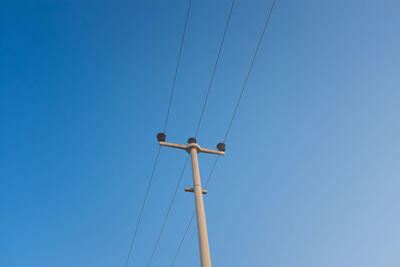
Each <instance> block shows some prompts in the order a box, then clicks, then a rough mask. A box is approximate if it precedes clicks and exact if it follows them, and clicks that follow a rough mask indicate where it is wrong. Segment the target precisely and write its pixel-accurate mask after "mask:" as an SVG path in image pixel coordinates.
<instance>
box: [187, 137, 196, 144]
mask: <svg viewBox="0 0 400 267" xmlns="http://www.w3.org/2000/svg"><path fill="white" fill-rule="evenodd" d="M192 143H197V140H196V138H194V137H190V138H189V139H188V144H192Z"/></svg>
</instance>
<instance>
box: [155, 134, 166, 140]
mask: <svg viewBox="0 0 400 267" xmlns="http://www.w3.org/2000/svg"><path fill="white" fill-rule="evenodd" d="M166 137H167V136H166V135H165V133H159V134H157V140H158V142H165V138H166Z"/></svg>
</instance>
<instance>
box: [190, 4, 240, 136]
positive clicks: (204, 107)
mask: <svg viewBox="0 0 400 267" xmlns="http://www.w3.org/2000/svg"><path fill="white" fill-rule="evenodd" d="M234 6H235V0H233V1H232V6H231V10H230V11H229V16H228V20H227V21H226V25H225V30H224V34H223V35H222V40H221V43H220V45H219V49H218V55H217V59H216V60H215V64H214V69H213V71H212V74H211V79H210V83H209V85H208V89H207V94H206V98H205V100H204V104H203V108H202V110H201V115H200V119H199V123H198V124H197V129H196V134H195V137H197V135H198V134H199V130H200V125H201V121H202V120H203V116H204V111H205V110H206V105H207V101H208V96H209V95H210V91H211V87H212V84H213V81H214V76H215V71H216V70H217V66H218V62H219V58H220V56H221V52H222V47H223V46H224V41H225V36H226V33H227V32H228V28H229V24H230V21H231V16H232V11H233V7H234Z"/></svg>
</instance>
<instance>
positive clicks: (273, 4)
mask: <svg viewBox="0 0 400 267" xmlns="http://www.w3.org/2000/svg"><path fill="white" fill-rule="evenodd" d="M275 2H276V0H274V1H273V2H272V5H271V8H270V10H269V12H268V17H267V20H266V21H265V24H264V28H263V31H262V33H261V36H260V39H259V40H258V44H257V48H256V51H255V52H254V55H253V59H252V60H251V64H250V68H249V71H248V72H247V75H246V79H245V81H244V83H243V87H242V90H241V91H240V96H239V99H238V101H237V103H236V106H235V109H234V111H233V115H232V119H231V121H230V122H229V126H228V130H227V131H226V134H225V137H224V142H225V141H226V139H227V138H228V134H229V132H230V130H231V127H232V122H233V119H234V118H235V116H236V112H237V110H238V107H239V104H240V101H241V100H242V96H243V92H244V90H245V89H246V85H247V81H248V80H249V77H250V73H251V71H252V70H253V66H254V62H255V61H256V57H257V54H258V50H260V46H261V42H262V40H263V38H264V34H265V30H266V29H267V26H268V23H269V20H270V18H271V14H272V10H273V9H274V6H275Z"/></svg>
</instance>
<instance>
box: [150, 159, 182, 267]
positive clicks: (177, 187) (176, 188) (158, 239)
mask: <svg viewBox="0 0 400 267" xmlns="http://www.w3.org/2000/svg"><path fill="white" fill-rule="evenodd" d="M188 160H189V155H187V156H186V160H185V164H184V165H183V169H182V171H181V175H180V176H179V179H178V183H177V184H176V187H175V191H174V194H173V195H172V199H171V202H170V203H169V207H168V211H167V214H166V216H165V218H164V222H163V224H162V226H161V230H160V233H159V234H158V237H157V241H156V244H155V245H154V248H153V252H152V253H151V256H150V260H149V263H148V265H147V266H150V264H151V262H152V261H153V257H154V254H155V253H156V250H157V247H158V243H159V242H160V238H161V235H162V233H163V231H164V228H165V225H166V223H167V221H168V216H169V214H170V212H171V209H172V206H173V204H174V200H175V197H176V193H177V192H178V189H179V185H180V183H181V181H182V177H183V174H184V173H185V169H186V166H187V163H188Z"/></svg>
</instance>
